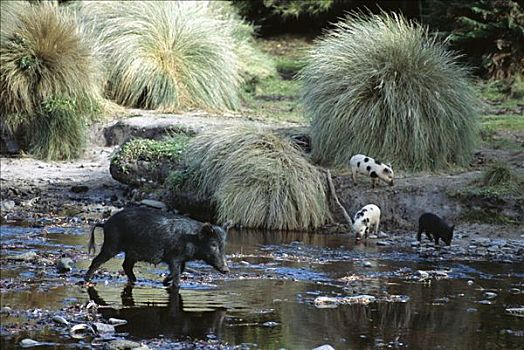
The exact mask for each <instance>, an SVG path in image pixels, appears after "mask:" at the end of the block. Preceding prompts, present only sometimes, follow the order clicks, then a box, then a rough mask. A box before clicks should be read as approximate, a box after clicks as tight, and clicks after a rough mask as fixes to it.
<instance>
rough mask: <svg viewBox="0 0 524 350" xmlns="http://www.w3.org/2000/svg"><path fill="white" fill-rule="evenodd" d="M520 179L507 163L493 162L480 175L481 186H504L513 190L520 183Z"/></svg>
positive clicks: (515, 189)
mask: <svg viewBox="0 0 524 350" xmlns="http://www.w3.org/2000/svg"><path fill="white" fill-rule="evenodd" d="M522 182H523V181H522V179H519V177H518V175H517V174H516V173H515V171H514V170H512V169H511V168H510V167H509V166H508V165H507V164H504V163H495V164H493V165H492V166H490V167H489V168H488V169H487V170H486V171H484V173H483V175H482V179H481V180H480V183H481V185H483V186H506V187H508V188H510V189H512V190H514V191H517V189H518V187H519V186H520V185H522Z"/></svg>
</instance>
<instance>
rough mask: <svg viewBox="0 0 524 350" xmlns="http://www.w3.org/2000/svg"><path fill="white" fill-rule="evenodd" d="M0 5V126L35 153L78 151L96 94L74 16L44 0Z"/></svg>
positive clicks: (57, 155)
mask: <svg viewBox="0 0 524 350" xmlns="http://www.w3.org/2000/svg"><path fill="white" fill-rule="evenodd" d="M0 7H1V30H0V106H1V107H0V118H1V124H2V125H1V127H2V128H3V129H4V130H8V131H9V132H10V133H12V134H16V135H18V136H19V137H20V138H22V139H23V140H22V141H25V142H26V143H27V146H28V147H29V149H30V150H31V151H32V152H34V154H35V155H36V156H37V157H40V158H45V159H67V158H71V157H75V156H77V155H79V154H80V152H81V151H82V145H83V139H84V137H85V135H84V133H85V129H86V124H85V123H86V121H87V118H88V116H90V115H92V114H94V112H95V111H97V110H98V106H99V101H100V95H99V90H98V85H97V82H98V80H97V73H96V72H97V67H96V66H95V63H94V61H93V56H92V51H91V48H90V46H89V45H88V44H87V43H86V40H85V37H84V36H83V35H82V33H81V31H80V29H79V27H78V23H77V21H76V18H75V17H74V16H73V15H72V14H71V13H67V12H65V11H63V10H62V9H60V8H59V7H58V6H56V5H53V4H52V3H47V2H44V3H38V4H37V3H35V4H31V3H29V2H23V1H13V2H11V1H7V2H6V1H3V2H1V4H0Z"/></svg>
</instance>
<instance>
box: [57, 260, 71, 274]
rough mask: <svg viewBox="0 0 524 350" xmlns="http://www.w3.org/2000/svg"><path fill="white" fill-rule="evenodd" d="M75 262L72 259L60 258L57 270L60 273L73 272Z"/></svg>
mask: <svg viewBox="0 0 524 350" xmlns="http://www.w3.org/2000/svg"><path fill="white" fill-rule="evenodd" d="M74 264H75V263H74V261H73V259H71V258H60V259H58V261H57V262H56V270H57V271H58V273H66V272H70V271H72V270H73V266H74Z"/></svg>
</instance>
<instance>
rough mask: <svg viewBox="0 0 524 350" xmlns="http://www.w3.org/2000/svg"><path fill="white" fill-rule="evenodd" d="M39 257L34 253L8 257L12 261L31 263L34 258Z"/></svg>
mask: <svg viewBox="0 0 524 350" xmlns="http://www.w3.org/2000/svg"><path fill="white" fill-rule="evenodd" d="M36 257H37V254H36V253H35V252H33V251H30V252H27V253H22V254H18V255H14V256H10V257H7V258H8V259H10V260H16V261H31V260H33V259H34V258H36Z"/></svg>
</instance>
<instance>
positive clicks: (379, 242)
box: [377, 241, 389, 246]
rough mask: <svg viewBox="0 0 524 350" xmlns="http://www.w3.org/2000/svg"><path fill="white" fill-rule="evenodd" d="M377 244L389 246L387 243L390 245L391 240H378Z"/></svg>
mask: <svg viewBox="0 0 524 350" xmlns="http://www.w3.org/2000/svg"><path fill="white" fill-rule="evenodd" d="M377 245H380V246H387V245H389V242H386V241H377Z"/></svg>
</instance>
